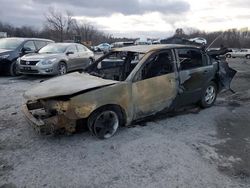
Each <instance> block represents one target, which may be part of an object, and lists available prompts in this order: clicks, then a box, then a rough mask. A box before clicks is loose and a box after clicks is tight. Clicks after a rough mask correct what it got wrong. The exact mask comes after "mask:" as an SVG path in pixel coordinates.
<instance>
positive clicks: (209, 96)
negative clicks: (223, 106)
mask: <svg viewBox="0 0 250 188" xmlns="http://www.w3.org/2000/svg"><path fill="white" fill-rule="evenodd" d="M215 95H216V94H215V88H214V87H213V86H209V87H208V88H207V89H206V93H205V101H206V103H207V104H212V103H213V102H214V99H215Z"/></svg>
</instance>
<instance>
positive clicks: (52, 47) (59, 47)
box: [38, 44, 68, 54]
mask: <svg viewBox="0 0 250 188" xmlns="http://www.w3.org/2000/svg"><path fill="white" fill-rule="evenodd" d="M67 47H68V45H64V44H49V45H47V46H45V47H43V48H42V49H40V50H39V52H38V53H39V54H42V53H64V52H65V51H66V49H67Z"/></svg>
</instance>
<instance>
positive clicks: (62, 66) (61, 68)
mask: <svg viewBox="0 0 250 188" xmlns="http://www.w3.org/2000/svg"><path fill="white" fill-rule="evenodd" d="M66 73H67V66H66V64H65V63H63V62H60V63H59V64H58V75H63V74H66Z"/></svg>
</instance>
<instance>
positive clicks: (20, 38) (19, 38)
mask: <svg viewBox="0 0 250 188" xmlns="http://www.w3.org/2000/svg"><path fill="white" fill-rule="evenodd" d="M5 39H18V40H23V41H26V40H41V41H48V42H54V41H53V40H50V39H43V38H22V37H8V38H5Z"/></svg>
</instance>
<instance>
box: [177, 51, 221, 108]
mask: <svg viewBox="0 0 250 188" xmlns="http://www.w3.org/2000/svg"><path fill="white" fill-rule="evenodd" d="M176 54H177V61H178V64H177V65H178V72H179V84H180V86H179V91H178V92H179V95H178V100H177V105H178V106H179V105H180V106H182V105H186V104H190V103H194V102H198V101H199V100H200V98H201V95H202V93H203V89H204V87H206V85H207V84H208V83H209V81H211V80H212V79H213V78H214V77H215V73H216V65H215V64H212V63H211V62H210V59H209V57H208V56H207V55H206V54H205V53H203V52H202V51H201V50H199V49H193V48H181V49H176Z"/></svg>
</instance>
